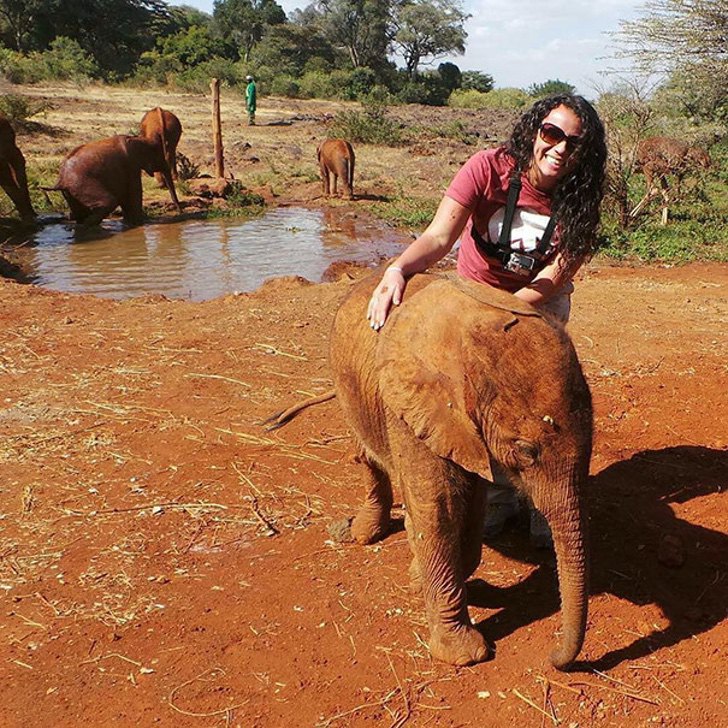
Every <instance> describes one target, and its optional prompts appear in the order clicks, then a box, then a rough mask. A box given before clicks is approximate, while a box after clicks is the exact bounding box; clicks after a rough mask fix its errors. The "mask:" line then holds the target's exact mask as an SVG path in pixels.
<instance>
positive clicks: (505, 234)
mask: <svg viewBox="0 0 728 728" xmlns="http://www.w3.org/2000/svg"><path fill="white" fill-rule="evenodd" d="M520 193H521V178H520V177H519V176H518V175H514V176H513V177H511V180H510V182H509V183H508V198H507V200H506V210H505V213H504V215H503V225H502V226H501V230H500V236H499V237H498V242H497V243H491V242H490V241H488V240H485V238H483V236H482V235H481V234H480V233H479V232H478V231H477V230H476V229H475V225H473V227H472V228H471V234H472V236H473V240H475V245H476V246H477V248H478V250H479V251H480V253H481V254H482V255H485V256H487V257H488V258H495V259H496V260H499V261H500V262H501V263H502V264H503V267H504V268H505V269H506V270H508V271H511V272H512V273H516V274H517V275H521V276H529V275H530V274H531V273H532V272H533V271H535V270H538V269H539V268H541V267H542V266H543V259H544V257H545V256H546V253H547V252H548V249H549V246H550V243H551V236H552V235H553V233H554V228H555V227H556V218H555V216H554V215H552V216H551V217H550V218H549V221H548V223H547V224H546V228H545V230H544V231H543V236H542V237H541V239H540V240H539V241H538V245H537V246H536V249H535V250H533V251H532V252H530V253H521V252H518V251H515V250H512V249H511V227H512V226H513V216H514V215H515V213H516V205H517V203H518V196H519V195H520Z"/></svg>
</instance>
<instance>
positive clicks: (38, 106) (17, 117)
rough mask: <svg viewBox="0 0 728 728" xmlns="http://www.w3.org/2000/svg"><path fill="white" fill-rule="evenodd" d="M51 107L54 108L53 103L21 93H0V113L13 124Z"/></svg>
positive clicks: (26, 119)
mask: <svg viewBox="0 0 728 728" xmlns="http://www.w3.org/2000/svg"><path fill="white" fill-rule="evenodd" d="M52 108H54V107H53V104H51V102H50V101H46V100H44V99H40V100H34V99H31V98H29V97H28V96H23V95H21V94H2V95H0V113H2V114H3V115H5V116H6V117H7V118H8V119H10V121H11V122H12V123H14V124H18V123H23V122H25V121H28V119H30V118H32V117H33V116H36V115H37V114H42V113H43V112H45V111H48V110H49V109H52Z"/></svg>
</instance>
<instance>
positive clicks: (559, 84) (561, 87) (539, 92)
mask: <svg viewBox="0 0 728 728" xmlns="http://www.w3.org/2000/svg"><path fill="white" fill-rule="evenodd" d="M575 91H576V89H575V88H574V86H572V85H571V84H570V83H566V81H559V80H558V79H555V80H551V81H544V82H543V83H533V84H531V85H530V86H529V87H528V95H529V96H531V97H533V98H534V99H545V98H546V97H547V96H553V95H554V94H573V93H574V92H575Z"/></svg>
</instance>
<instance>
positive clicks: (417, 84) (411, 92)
mask: <svg viewBox="0 0 728 728" xmlns="http://www.w3.org/2000/svg"><path fill="white" fill-rule="evenodd" d="M449 95H450V89H449V88H448V87H447V85H446V84H445V83H444V82H443V80H442V79H441V78H440V76H438V75H437V74H427V75H424V76H418V78H417V80H415V81H407V82H406V83H405V84H404V85H403V86H402V88H401V89H400V90H399V91H397V93H396V94H395V96H396V98H397V100H398V101H400V102H401V103H403V104H426V105H427V106H444V105H445V103H446V102H447V98H448V96H449Z"/></svg>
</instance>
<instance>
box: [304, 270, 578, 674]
mask: <svg viewBox="0 0 728 728" xmlns="http://www.w3.org/2000/svg"><path fill="white" fill-rule="evenodd" d="M380 277H381V275H380V274H379V273H376V274H374V275H373V276H371V277H368V278H367V279H365V280H364V281H362V282H360V283H358V284H356V285H355V287H354V288H353V290H352V291H351V293H350V294H349V296H348V297H347V299H346V300H345V301H344V303H343V304H342V305H341V307H340V308H339V310H338V312H337V314H336V317H335V320H334V324H333V329H332V336H331V355H330V356H331V369H332V375H333V379H334V387H335V392H336V398H337V399H338V401H339V404H340V405H341V408H342V411H343V413H344V416H345V419H346V420H347V421H348V424H349V426H350V427H351V429H352V430H353V433H354V437H355V440H356V441H357V444H358V446H359V447H360V455H361V460H362V462H364V463H365V464H366V466H367V473H368V477H367V489H366V499H365V502H364V504H363V506H362V507H361V509H360V510H359V512H358V514H357V515H356V517H355V519H354V521H353V523H352V535H353V536H354V538H355V539H356V541H358V542H359V543H362V544H368V543H371V542H373V541H376V540H377V539H380V538H382V537H383V536H384V535H386V533H387V531H388V529H389V522H390V509H391V506H392V502H393V494H392V486H393V485H397V486H398V487H399V488H400V489H401V490H402V495H403V498H404V503H405V507H406V517H405V527H406V530H407V537H408V540H409V543H410V547H411V549H412V552H413V561H412V566H411V568H410V577H411V579H412V582H413V586H415V587H416V588H418V589H421V590H422V592H423V594H424V600H425V610H426V615H427V621H428V623H429V627H430V640H429V646H430V650H431V652H432V655H433V656H434V657H436V658H438V659H440V660H444V661H445V662H449V663H452V664H455V665H467V664H471V663H475V662H479V661H481V660H484V659H485V658H486V657H487V655H488V647H487V645H486V641H485V639H484V637H483V635H482V634H481V633H480V632H479V631H478V630H476V629H475V628H474V627H473V626H472V624H471V621H470V618H469V616H468V608H467V602H466V591H465V581H466V580H467V579H468V577H469V576H471V575H472V574H473V572H474V571H475V570H476V568H477V566H478V564H479V563H480V558H481V542H482V527H483V516H484V511H485V498H484V495H485V487H487V486H488V485H489V484H488V483H487V482H485V481H486V480H488V481H492V475H491V460H492V461H493V463H495V464H497V465H499V466H501V467H502V468H503V469H504V470H505V472H506V473H507V474H508V476H509V477H510V479H511V482H513V483H514V485H515V486H516V487H517V488H519V489H520V490H522V491H523V492H525V493H527V494H528V496H530V498H531V499H532V500H533V502H534V504H535V505H536V506H537V507H538V509H539V510H540V511H541V512H542V513H543V514H544V516H545V517H546V519H547V520H548V522H549V525H550V526H551V529H552V532H553V538H554V546H555V550H556V556H557V560H558V574H559V581H560V587H561V602H562V621H563V632H562V635H561V640H560V644H559V646H558V647H557V649H556V650H555V651H554V652H553V653H552V655H551V662H552V664H553V665H554V666H555V667H557V668H559V669H564V668H566V667H567V666H568V665H569V664H570V663H571V662H573V661H574V659H575V658H576V657H577V655H578V653H579V651H580V649H581V647H582V644H583V641H584V634H585V630H586V618H587V598H588V566H587V564H588V554H587V533H586V529H587V517H586V514H585V508H584V502H583V501H584V494H583V490H584V486H585V485H586V481H587V476H588V472H589V460H590V457H591V443H592V406H591V395H590V393H589V389H588V387H587V383H586V381H585V379H584V376H583V374H582V371H581V367H580V365H579V362H578V360H577V356H576V353H575V351H574V347H573V345H572V343H571V341H570V339H569V337H568V336H567V334H566V333H565V331H564V330H563V328H562V327H561V326H560V325H559V324H558V323H555V322H552V321H550V320H549V319H547V318H546V317H545V316H543V315H542V314H540V313H539V312H538V311H537V310H536V309H535V308H533V307H531V306H529V305H528V304H525V303H522V302H521V301H519V299H517V298H516V297H515V296H513V295H511V294H510V293H505V292H503V291H498V290H496V289H493V288H490V287H489V286H486V285H484V284H479V283H474V282H470V281H466V280H464V279H460V278H448V277H443V276H435V275H416V276H414V277H413V278H412V280H411V281H410V282H409V283H408V285H407V294H406V296H405V299H404V301H403V302H402V304H401V305H400V306H397V307H395V308H394V309H393V311H392V313H391V314H390V317H389V318H388V319H387V323H386V325H385V326H384V328H383V329H381V331H379V333H375V332H374V331H372V329H371V328H370V327H369V324H368V322H367V320H366V318H365V315H366V309H367V302H368V300H369V298H370V296H371V295H372V291H373V290H374V288H375V287H376V286H377V285H378V283H379V280H380ZM319 399H320V400H321V401H323V398H319Z"/></svg>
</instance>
